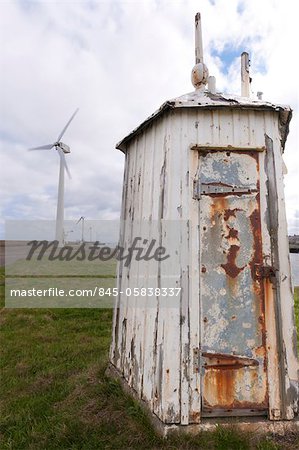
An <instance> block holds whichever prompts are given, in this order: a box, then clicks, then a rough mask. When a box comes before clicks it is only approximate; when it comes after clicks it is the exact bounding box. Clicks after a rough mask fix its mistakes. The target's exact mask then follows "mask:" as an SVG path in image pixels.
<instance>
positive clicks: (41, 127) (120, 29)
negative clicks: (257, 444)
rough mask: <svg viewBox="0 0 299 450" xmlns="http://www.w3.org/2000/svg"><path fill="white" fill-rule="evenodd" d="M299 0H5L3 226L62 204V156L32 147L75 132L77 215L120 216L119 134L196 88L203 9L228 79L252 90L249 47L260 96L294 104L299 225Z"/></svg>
mask: <svg viewBox="0 0 299 450" xmlns="http://www.w3.org/2000/svg"><path fill="white" fill-rule="evenodd" d="M296 5H297V3H296V2H295V0H284V1H283V2H282V1H280V0H263V1H261V0H214V1H212V0H210V1H209V0H201V1H198V0H197V1H194V0H186V1H176V0H173V1H164V0H161V1H159V0H151V1H134V2H133V1H126V2H124V1H119V2H117V1H111V0H109V1H101V2H100V1H86V0H85V1H80V0H79V1H59V2H58V1H34V2H33V1H27V0H20V1H17V0H15V1H13V0H11V1H3V0H2V1H0V39H1V44H0V47H1V54H0V69H1V70H0V92H1V95H0V117H1V120H0V150H1V202H0V204H1V226H0V238H3V220H4V219H17V220H19V219H22V220H24V219H31V220H32V219H34V220H50V219H55V216H56V202H57V187H58V169H59V157H58V155H57V154H56V152H55V151H54V150H51V151H41V152H28V151H27V149H28V148H29V147H33V146H37V145H42V144H48V143H51V142H54V141H55V140H56V138H57V136H58V135H59V133H60V131H61V130H62V129H63V127H64V125H65V124H66V122H67V121H68V119H69V118H70V116H71V115H72V113H73V112H74V111H75V109H76V108H77V107H79V108H80V109H79V112H78V114H77V116H76V117H75V119H74V121H73V122H72V124H71V125H70V127H69V129H68V130H67V132H66V134H65V136H64V138H63V142H65V143H67V144H68V145H69V146H70V147H71V153H70V154H69V155H66V157H67V162H68V165H69V168H70V170H71V173H72V179H70V180H69V179H67V178H66V186H65V218H66V219H70V220H74V219H79V217H81V216H85V217H86V220H101V219H118V218H119V213H120V205H121V189H122V181H123V165H124V155H123V154H122V153H121V152H120V151H118V150H116V149H115V144H116V143H117V142H118V141H119V140H121V139H122V138H123V137H124V136H125V135H126V134H128V133H129V132H130V131H131V130H132V129H133V128H135V127H136V126H137V125H138V124H140V123H141V122H142V121H143V120H144V119H145V118H146V117H147V116H149V115H150V114H151V113H152V112H153V111H155V110H156V109H157V108H158V107H159V106H160V105H161V104H162V103H163V102H164V101H165V100H167V99H170V98H173V97H177V96H180V95H183V94H185V93H187V92H191V91H193V89H194V88H193V86H192V84H191V81H190V73H191V69H192V67H193V65H194V16H195V13H196V12H198V11H200V12H201V16H202V30H203V46H204V59H205V63H206V64H207V66H208V68H209V72H210V75H214V76H216V81H217V90H218V91H221V92H224V93H231V94H237V95H238V94H240V68H239V67H240V54H241V52H242V51H248V52H249V54H250V59H251V76H252V78H253V83H252V97H253V98H254V97H256V92H257V91H262V92H263V99H264V100H267V101H271V102H274V103H282V104H289V105H290V106H291V107H292V109H293V111H294V113H293V119H292V122H291V126H290V134H289V137H288V141H287V144H286V149H285V155H284V160H285V163H286V165H287V168H288V174H287V175H286V177H285V195H286V210H287V220H288V227H289V234H294V233H297V234H299V203H298V190H299V189H298V181H297V178H298V174H299V162H298V159H299V158H298V143H299V132H298V129H299V124H298V98H299V95H298V58H297V56H296V52H295V46H294V43H295V42H298V23H297V14H296V8H295V7H296Z"/></svg>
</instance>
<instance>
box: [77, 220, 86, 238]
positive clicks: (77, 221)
mask: <svg viewBox="0 0 299 450" xmlns="http://www.w3.org/2000/svg"><path fill="white" fill-rule="evenodd" d="M81 220H82V237H81V242H84V220H85V217H83V216H81V217H80V219H79V220H78V221H77V222H76V225H77V224H78V223H79V222H81Z"/></svg>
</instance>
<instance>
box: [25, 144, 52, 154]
mask: <svg viewBox="0 0 299 450" xmlns="http://www.w3.org/2000/svg"><path fill="white" fill-rule="evenodd" d="M52 147H54V144H47V145H40V146H39V147H32V148H28V150H29V151H30V152H31V151H32V150H51V148H52Z"/></svg>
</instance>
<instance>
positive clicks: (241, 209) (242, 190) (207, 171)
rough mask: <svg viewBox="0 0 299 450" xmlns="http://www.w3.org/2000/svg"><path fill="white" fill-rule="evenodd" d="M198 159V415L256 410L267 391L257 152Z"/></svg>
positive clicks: (265, 401) (263, 406)
mask: <svg viewBox="0 0 299 450" xmlns="http://www.w3.org/2000/svg"><path fill="white" fill-rule="evenodd" d="M200 167H201V171H200V172H201V183H202V184H204V189H202V191H201V196H200V215H201V222H202V228H201V233H200V239H201V255H200V258H201V265H202V267H205V271H201V279H200V284H201V307H202V317H203V321H202V329H203V335H202V343H203V347H202V350H203V351H202V375H203V397H202V408H203V415H204V414H205V413H206V414H207V415H210V416H213V415H224V416H225V415H229V414H230V413H231V412H232V411H234V414H235V415H237V414H238V412H239V413H240V414H245V413H246V414H259V413H262V412H264V411H265V409H266V408H267V405H268V392H267V376H266V351H265V320H264V292H263V280H262V278H261V276H260V275H259V273H260V272H259V271H257V267H260V266H262V262H263V258H262V257H263V255H262V242H261V224H260V206H259V166H258V155H256V154H254V153H252V152H243V153H238V152H230V153H229V154H226V155H223V152H211V153H208V154H206V155H205V156H204V157H203V158H201V161H200ZM217 183H219V184H218V185H217ZM223 185H225V189H223V188H222V186H223ZM207 186H209V188H207ZM229 186H230V189H229Z"/></svg>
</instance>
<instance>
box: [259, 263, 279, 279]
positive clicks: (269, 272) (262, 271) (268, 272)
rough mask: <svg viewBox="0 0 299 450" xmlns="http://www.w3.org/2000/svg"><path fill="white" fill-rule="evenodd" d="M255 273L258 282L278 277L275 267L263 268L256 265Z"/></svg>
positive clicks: (260, 265)
mask: <svg viewBox="0 0 299 450" xmlns="http://www.w3.org/2000/svg"><path fill="white" fill-rule="evenodd" d="M254 272H255V276H256V278H257V279H258V280H261V279H263V278H273V277H275V276H276V271H275V268H274V267H273V266H263V265H262V264H255V265H254Z"/></svg>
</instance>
